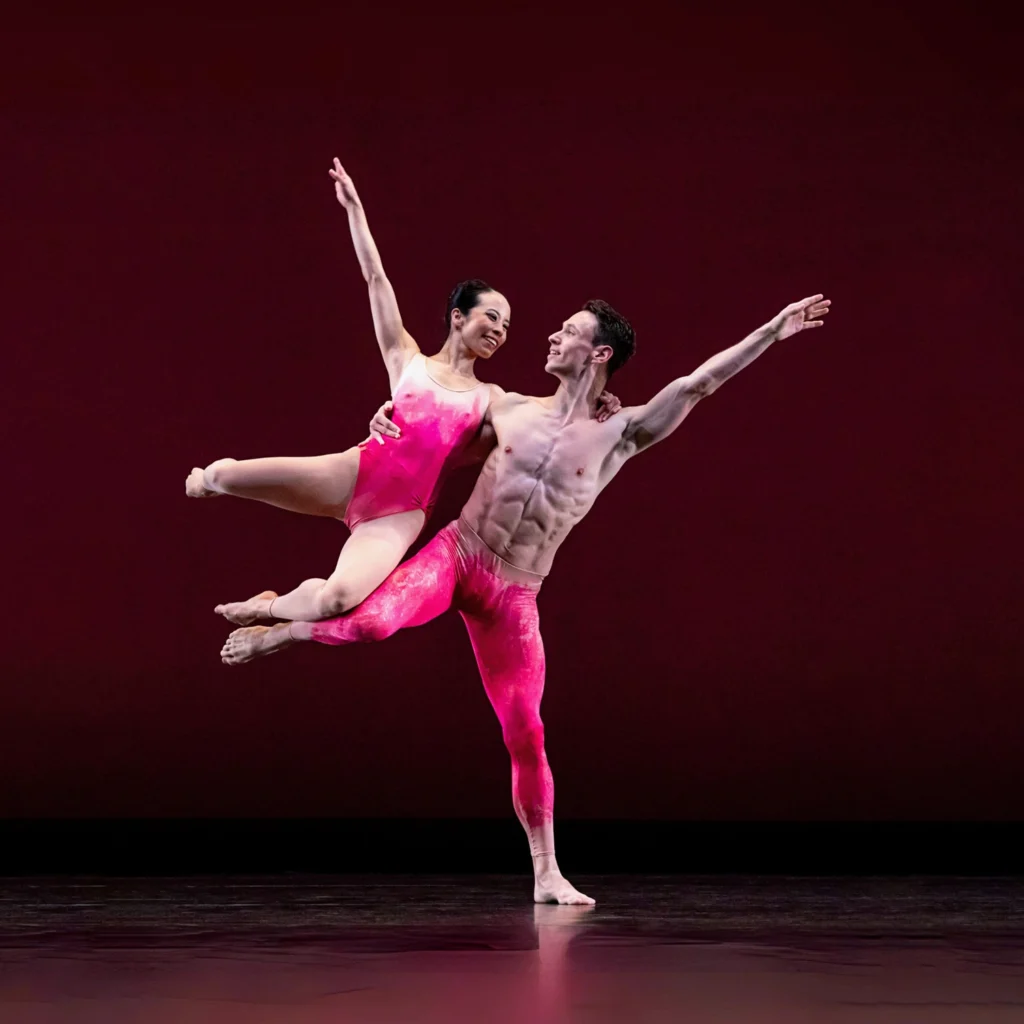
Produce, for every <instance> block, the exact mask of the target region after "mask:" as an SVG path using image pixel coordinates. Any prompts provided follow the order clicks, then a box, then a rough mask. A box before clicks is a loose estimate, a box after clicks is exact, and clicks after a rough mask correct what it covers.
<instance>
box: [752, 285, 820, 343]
mask: <svg viewBox="0 0 1024 1024" xmlns="http://www.w3.org/2000/svg"><path fill="white" fill-rule="evenodd" d="M831 305H832V300H831V299H826V298H825V296H824V295H812V296H811V297H810V298H808V299H801V300H800V301H799V302H794V303H791V304H790V305H788V306H787V307H786V308H785V309H784V310H783V311H782V312H781V313H779V315H778V316H777V317H775V319H774V320H771V321H769V323H768V326H769V327H770V328H771V330H772V331H773V332H774V334H775V338H776V340H777V341H782V339H783V338H790V337H792V336H793V335H794V334H798V333H799V332H800V331H803V330H806V329H807V328H808V327H821V326H822V324H823V323H824V321H823V320H822V317H824V316H825V314H826V313H827V312H828V307H829V306H831Z"/></svg>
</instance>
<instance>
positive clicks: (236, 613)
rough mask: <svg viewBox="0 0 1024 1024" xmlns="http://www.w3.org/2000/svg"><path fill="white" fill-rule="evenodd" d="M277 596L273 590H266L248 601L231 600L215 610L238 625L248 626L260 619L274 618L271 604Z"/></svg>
mask: <svg viewBox="0 0 1024 1024" xmlns="http://www.w3.org/2000/svg"><path fill="white" fill-rule="evenodd" d="M275 597H277V594H275V593H274V591H273V590H264V591H262V592H261V593H259V594H257V595H256V596H255V597H250V598H249V600H248V601H230V602H229V603H228V604H219V605H217V607H216V608H214V609H213V610H214V611H215V612H216V613H217V614H218V615H223V616H224V618H225V619H227V620H228V622H233V623H234V624H235V625H236V626H248V625H249V623H250V622H256V621H257V620H259V619H270V618H273V616H272V615H271V614H270V605H271V604H272V603H273V600H274V598H275Z"/></svg>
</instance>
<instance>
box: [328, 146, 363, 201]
mask: <svg viewBox="0 0 1024 1024" xmlns="http://www.w3.org/2000/svg"><path fill="white" fill-rule="evenodd" d="M328 173H329V174H330V176H331V177H332V178H333V179H334V192H335V195H337V197H338V202H339V203H341V205H342V206H344V207H345V209H346V210H347V209H348V208H349V207H350V206H358V205H359V193H358V192H357V191H356V186H355V184H354V183H353V182H352V179H351V178H350V177H349V176H348V175H347V174H346V173H345V168H344V167H342V166H341V161H340V160H339V159H338V158H337V157H335V158H334V167H332V168H331V170H330V171H329V172H328Z"/></svg>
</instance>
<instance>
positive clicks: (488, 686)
mask: <svg viewBox="0 0 1024 1024" xmlns="http://www.w3.org/2000/svg"><path fill="white" fill-rule="evenodd" d="M490 579H491V580H494V577H490ZM474 582H476V581H474ZM494 582H495V583H499V581H497V580H494ZM499 585H500V584H499ZM474 589H476V588H474ZM488 589H492V588H488ZM493 589H495V590H497V592H496V593H494V597H495V598H496V600H490V601H487V602H486V604H485V607H484V609H483V610H481V609H480V608H479V606H478V604H477V601H475V600H474V601H473V602H472V605H473V606H474V607H473V611H472V612H470V611H465V610H463V611H462V612H461V614H462V618H463V621H464V622H465V623H466V629H467V630H468V631H469V638H470V640H471V641H472V644H473V652H474V653H475V654H476V663H477V666H478V667H479V669H480V678H481V679H482V680H483V684H484V690H485V691H486V693H487V698H488V700H490V702H491V706H492V707H493V708H494V711H495V713H496V714H497V716H498V721H499V722H500V723H501V732H502V737H503V738H504V740H505V746H506V748H507V749H508V752H509V756H510V757H511V759H512V804H513V806H514V807H515V811H516V816H517V817H518V818H519V821H520V822H521V823H522V826H523V828H524V829H525V831H526V837H527V839H528V840H529V842H530V853H531V854H532V855H533V876H534V885H533V898H534V901H535V902H537V903H563V904H583V905H588V906H589V905H591V904H593V902H594V901H593V900H592V899H591V898H590V897H589V896H584V895H583V893H581V892H579V891H578V890H577V889H576V888H575V887H574V886H573V885H572V884H571V883H570V882H569V881H568V880H567V879H566V878H565V877H564V876H563V874H562V872H561V871H560V870H559V868H558V862H557V861H556V860H555V824H554V809H555V783H554V779H553V778H552V776H551V768H550V767H549V766H548V758H547V754H546V752H545V750H544V724H543V722H541V718H540V702H541V697H542V696H543V694H544V645H543V642H542V641H541V636H540V619H539V616H538V613H537V589H536V588H533V587H527V586H522V585H519V584H508V583H506V584H505V585H504V586H501V587H500V589H497V588H493ZM474 596H478V595H474Z"/></svg>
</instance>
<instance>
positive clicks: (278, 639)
mask: <svg viewBox="0 0 1024 1024" xmlns="http://www.w3.org/2000/svg"><path fill="white" fill-rule="evenodd" d="M288 626H289V623H287V622H279V623H278V624H277V625H276V626H248V627H246V628H245V629H236V630H235V631H234V632H233V633H232V634H231V635H230V636H229V637H228V638H227V640H225V641H224V646H223V647H222V648H221V649H220V660H221V661H223V662H224V664H225V665H244V664H245V663H246V662H247V661H252V660H253V659H254V658H259V657H261V656H262V655H264V654H273V653H274V652H275V651H279V650H281V649H282V648H283V647H290V646H291V645H292V644H293V643H295V640H293V639H292V636H291V634H290V633H289V632H288Z"/></svg>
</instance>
